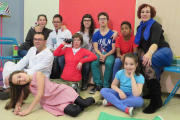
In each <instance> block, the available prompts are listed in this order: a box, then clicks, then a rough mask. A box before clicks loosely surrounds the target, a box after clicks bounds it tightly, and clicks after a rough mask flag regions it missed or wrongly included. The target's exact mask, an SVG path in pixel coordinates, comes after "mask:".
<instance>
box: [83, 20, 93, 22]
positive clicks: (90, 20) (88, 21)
mask: <svg viewBox="0 0 180 120" xmlns="http://www.w3.org/2000/svg"><path fill="white" fill-rule="evenodd" d="M83 22H91V20H83Z"/></svg>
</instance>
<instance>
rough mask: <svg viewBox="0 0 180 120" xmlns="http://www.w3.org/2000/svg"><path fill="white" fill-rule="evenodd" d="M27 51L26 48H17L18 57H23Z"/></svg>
mask: <svg viewBox="0 0 180 120" xmlns="http://www.w3.org/2000/svg"><path fill="white" fill-rule="evenodd" d="M27 52H28V51H27V50H18V55H19V56H20V57H24V56H26V54H27Z"/></svg>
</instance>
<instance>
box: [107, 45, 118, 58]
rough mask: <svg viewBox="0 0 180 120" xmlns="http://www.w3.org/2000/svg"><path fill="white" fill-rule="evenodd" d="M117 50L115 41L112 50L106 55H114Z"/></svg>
mask: <svg viewBox="0 0 180 120" xmlns="http://www.w3.org/2000/svg"><path fill="white" fill-rule="evenodd" d="M115 50H116V47H115V43H112V50H111V51H109V52H108V53H107V54H106V55H105V56H106V57H108V56H109V55H112V54H113V53H114V52H115Z"/></svg>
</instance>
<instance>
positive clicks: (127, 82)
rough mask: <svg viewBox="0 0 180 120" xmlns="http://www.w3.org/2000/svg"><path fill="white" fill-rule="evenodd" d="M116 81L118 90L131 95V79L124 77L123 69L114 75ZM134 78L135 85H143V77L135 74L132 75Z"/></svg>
mask: <svg viewBox="0 0 180 120" xmlns="http://www.w3.org/2000/svg"><path fill="white" fill-rule="evenodd" d="M115 77H116V79H118V80H119V82H120V89H121V90H122V91H123V92H125V93H132V85H131V78H130V77H127V76H126V75H125V69H123V70H119V71H118V72H117V73H116V75H115ZM134 78H135V80H136V83H141V84H144V81H145V79H144V76H143V75H141V74H140V75H139V76H137V75H136V74H135V75H134Z"/></svg>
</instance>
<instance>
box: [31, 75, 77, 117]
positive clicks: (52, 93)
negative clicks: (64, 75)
mask: <svg viewBox="0 0 180 120" xmlns="http://www.w3.org/2000/svg"><path fill="white" fill-rule="evenodd" d="M44 81H45V86H44V94H43V96H42V98H41V100H40V101H39V104H40V105H41V106H42V108H43V109H44V110H46V111H47V112H49V113H51V114H53V115H55V116H59V115H64V114H65V113H64V108H65V107H66V106H67V105H69V104H73V103H74V101H75V100H76V98H77V97H78V96H79V94H78V93H76V91H75V90H74V89H73V88H71V87H69V86H67V85H64V84H57V83H54V82H51V81H50V80H49V79H48V78H47V77H45V80H44ZM30 84H31V85H30V91H31V93H32V94H33V95H34V96H36V94H37V92H38V88H37V80H36V73H35V74H34V75H33V80H32V82H31V83H30Z"/></svg>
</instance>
